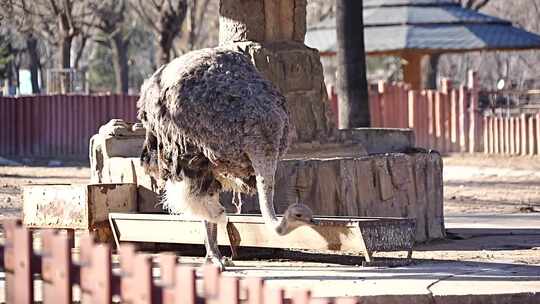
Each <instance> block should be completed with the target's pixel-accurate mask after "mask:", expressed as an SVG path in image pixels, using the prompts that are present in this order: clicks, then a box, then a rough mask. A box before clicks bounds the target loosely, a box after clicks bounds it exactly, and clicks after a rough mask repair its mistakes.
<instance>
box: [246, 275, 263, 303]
mask: <svg viewBox="0 0 540 304" xmlns="http://www.w3.org/2000/svg"><path fill="white" fill-rule="evenodd" d="M245 282H246V285H247V303H248V304H262V303H264V293H263V291H264V281H263V280H262V279H261V278H247V279H246V280H245Z"/></svg>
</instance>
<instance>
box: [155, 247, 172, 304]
mask: <svg viewBox="0 0 540 304" xmlns="http://www.w3.org/2000/svg"><path fill="white" fill-rule="evenodd" d="M158 261H159V273H160V276H161V288H162V289H161V300H162V303H164V304H172V303H176V299H175V296H176V294H175V292H176V290H175V288H174V286H175V284H176V256H175V255H174V254H171V253H162V254H160V255H159V258H158Z"/></svg>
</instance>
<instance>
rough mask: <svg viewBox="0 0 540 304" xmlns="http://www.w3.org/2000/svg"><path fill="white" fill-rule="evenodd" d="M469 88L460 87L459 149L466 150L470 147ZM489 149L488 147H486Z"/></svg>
mask: <svg viewBox="0 0 540 304" xmlns="http://www.w3.org/2000/svg"><path fill="white" fill-rule="evenodd" d="M466 96H467V90H466V88H465V86H463V85H461V86H460V87H459V101H458V104H459V106H458V107H459V110H458V112H459V147H460V148H459V151H460V152H466V151H467V149H468V147H469V141H468V139H469V136H468V134H469V133H468V131H469V124H468V123H467V122H468V120H467V99H466ZM486 150H487V148H486Z"/></svg>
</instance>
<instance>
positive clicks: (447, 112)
mask: <svg viewBox="0 0 540 304" xmlns="http://www.w3.org/2000/svg"><path fill="white" fill-rule="evenodd" d="M477 83H478V81H477V79H476V75H475V73H470V74H469V83H468V85H467V86H460V87H458V88H454V87H452V83H451V82H450V81H449V80H446V79H445V80H443V82H442V88H441V90H423V91H415V90H411V89H409V87H408V86H407V85H405V84H401V83H397V84H388V83H385V82H380V83H379V84H378V87H377V88H375V89H371V90H370V95H369V96H370V97H369V105H370V114H371V125H372V126H373V127H379V128H410V129H413V130H414V133H415V140H416V143H415V145H416V146H417V147H422V148H426V149H434V150H437V151H439V152H441V153H453V152H461V153H464V152H467V153H476V152H484V153H489V154H508V155H540V147H539V146H540V131H539V130H540V125H539V122H538V121H539V118H538V117H539V116H538V114H537V113H535V114H522V115H516V116H513V117H506V118H505V117H503V116H493V115H488V114H486V116H484V114H483V113H482V112H481V111H480V109H479V106H478V101H479V88H478V84H477ZM329 98H330V102H331V108H332V110H333V113H334V119H335V120H336V121H337V119H338V117H337V110H338V96H337V95H336V92H335V90H334V89H333V88H329Z"/></svg>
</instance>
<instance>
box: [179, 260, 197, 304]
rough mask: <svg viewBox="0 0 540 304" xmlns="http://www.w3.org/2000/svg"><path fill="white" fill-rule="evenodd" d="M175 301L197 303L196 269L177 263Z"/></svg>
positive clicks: (186, 303) (183, 303)
mask: <svg viewBox="0 0 540 304" xmlns="http://www.w3.org/2000/svg"><path fill="white" fill-rule="evenodd" d="M174 283H175V287H174V290H175V291H174V294H175V300H176V301H175V302H174V303H178V304H195V302H196V300H197V292H196V287H195V286H196V277H195V269H193V268H191V267H188V266H183V265H177V266H176V278H175V281H174Z"/></svg>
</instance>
